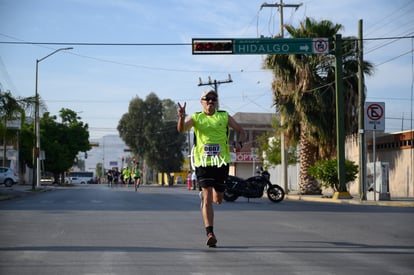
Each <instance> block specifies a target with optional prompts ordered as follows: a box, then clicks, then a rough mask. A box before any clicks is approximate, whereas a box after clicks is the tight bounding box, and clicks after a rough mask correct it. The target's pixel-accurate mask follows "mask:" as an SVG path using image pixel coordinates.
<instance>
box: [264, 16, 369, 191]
mask: <svg viewBox="0 0 414 275" xmlns="http://www.w3.org/2000/svg"><path fill="white" fill-rule="evenodd" d="M285 28H286V30H287V31H288V33H289V34H290V36H291V37H292V38H317V37H327V38H332V37H334V36H335V34H337V33H338V31H339V30H341V29H342V26H341V25H340V24H333V23H332V22H330V21H327V20H322V21H319V22H317V21H315V20H313V19H310V18H306V19H305V21H303V22H300V25H299V27H298V28H295V27H293V26H291V25H286V26H285ZM355 43H356V39H346V40H345V41H344V43H343V47H344V48H343V53H344V54H343V74H344V109H345V121H346V125H345V128H346V133H348V134H349V133H356V130H357V128H358V119H357V118H358V112H357V106H358V85H357V84H358V78H357V74H356V73H357V71H358V61H357V55H356V47H355ZM330 44H331V46H332V44H333V42H330ZM264 68H266V69H272V70H273V74H274V80H273V83H272V90H273V93H274V104H275V106H276V108H277V111H278V112H279V113H280V117H281V121H283V125H281V126H282V127H281V128H282V129H283V130H284V133H285V135H286V137H287V138H286V139H287V141H288V142H289V141H299V146H300V156H299V162H300V175H299V178H300V183H299V192H300V193H301V194H320V193H321V188H320V186H319V184H318V182H317V181H316V180H315V179H314V178H313V177H312V176H310V174H309V172H308V168H309V167H310V166H312V165H313V164H314V163H315V162H316V161H317V160H319V159H328V158H332V157H334V156H335V154H336V140H335V138H334V137H335V136H336V135H335V129H336V127H335V124H336V121H335V56H334V55H332V54H327V55H304V54H290V55H280V54H276V55H268V56H267V57H266V59H265V61H264ZM364 72H365V73H367V74H370V73H371V72H372V65H371V64H369V63H367V62H365V64H364Z"/></svg>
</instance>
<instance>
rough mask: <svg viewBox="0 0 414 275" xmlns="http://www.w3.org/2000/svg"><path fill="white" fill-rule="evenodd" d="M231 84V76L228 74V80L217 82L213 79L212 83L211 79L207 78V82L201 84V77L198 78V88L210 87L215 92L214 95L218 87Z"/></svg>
mask: <svg viewBox="0 0 414 275" xmlns="http://www.w3.org/2000/svg"><path fill="white" fill-rule="evenodd" d="M231 82H233V80H232V79H231V75H230V74H229V78H228V79H226V80H219V81H217V80H215V79H214V81H212V80H211V77H208V82H206V83H203V81H202V80H201V77H200V78H199V83H198V86H211V87H213V88H214V91H215V92H216V94H218V85H220V84H225V83H231Z"/></svg>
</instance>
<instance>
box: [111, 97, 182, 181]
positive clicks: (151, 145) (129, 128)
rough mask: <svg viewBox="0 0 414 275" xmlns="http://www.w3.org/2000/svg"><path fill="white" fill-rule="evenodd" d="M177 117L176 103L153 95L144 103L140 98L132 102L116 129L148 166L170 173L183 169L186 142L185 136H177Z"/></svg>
mask: <svg viewBox="0 0 414 275" xmlns="http://www.w3.org/2000/svg"><path fill="white" fill-rule="evenodd" d="M175 118H176V105H175V103H174V102H173V101H171V100H169V99H166V100H160V99H159V98H158V97H157V96H156V95H155V94H154V93H150V94H149V95H148V96H147V97H146V99H145V101H144V100H142V99H140V98H139V97H136V98H134V99H132V100H131V102H130V104H129V107H128V113H125V114H124V115H123V116H122V118H121V120H120V121H119V123H118V127H117V129H118V132H119V134H120V136H121V138H122V139H123V140H124V142H125V143H126V145H128V147H129V148H130V149H131V150H132V152H133V153H134V154H135V155H137V156H138V157H139V158H143V159H145V161H146V163H147V165H148V166H149V167H152V168H154V169H157V170H159V171H160V172H166V173H170V172H173V171H178V170H180V167H181V164H182V162H183V155H182V153H181V150H182V148H183V146H184V143H185V136H183V135H180V134H178V133H177V130H176V120H175Z"/></svg>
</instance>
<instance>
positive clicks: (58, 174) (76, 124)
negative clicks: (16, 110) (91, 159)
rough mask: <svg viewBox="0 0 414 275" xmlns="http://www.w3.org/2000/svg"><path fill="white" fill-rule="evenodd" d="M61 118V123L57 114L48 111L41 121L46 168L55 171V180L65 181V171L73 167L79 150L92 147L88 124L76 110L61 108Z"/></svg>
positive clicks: (86, 149)
mask: <svg viewBox="0 0 414 275" xmlns="http://www.w3.org/2000/svg"><path fill="white" fill-rule="evenodd" d="M60 118H61V119H62V122H61V123H59V122H57V121H56V120H57V117H56V116H50V114H49V113H48V112H46V113H44V115H43V117H42V119H41V121H40V137H41V147H42V149H43V150H44V151H45V155H46V157H45V160H44V164H45V170H46V171H47V172H51V173H53V177H54V181H55V182H64V178H63V173H64V172H66V171H67V170H68V169H69V168H70V167H72V165H73V162H74V160H75V158H76V155H77V154H78V152H86V151H88V150H89V149H90V145H89V131H88V125H87V124H84V123H83V122H82V121H80V117H78V116H77V114H76V112H74V111H72V110H70V109H61V110H60ZM60 178H61V181H60V180H59V179H60Z"/></svg>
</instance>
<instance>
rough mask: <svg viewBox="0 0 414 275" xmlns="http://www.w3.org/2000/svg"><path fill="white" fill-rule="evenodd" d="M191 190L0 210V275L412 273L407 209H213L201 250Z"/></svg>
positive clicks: (31, 201)
mask: <svg viewBox="0 0 414 275" xmlns="http://www.w3.org/2000/svg"><path fill="white" fill-rule="evenodd" d="M199 204H200V202H199V198H198V193H197V192H196V191H188V190H186V189H185V188H184V187H150V186H144V187H142V188H140V189H139V191H138V192H137V193H135V192H134V191H133V188H132V187H129V188H128V189H127V188H125V187H122V188H112V189H111V188H108V187H107V186H106V185H84V186H78V187H70V188H69V187H68V188H56V190H54V191H51V192H44V193H38V194H36V195H30V196H23V197H19V198H15V199H12V200H5V201H0V223H1V226H0V274H44V275H47V274H59V275H65V274H87V275H91V274H101V275H102V274H318V275H320V274H364V275H366V274H410V275H411V274H412V273H413V270H414V233H413V228H414V208H407V207H382V206H370V205H347V204H332V203H322V202H308V201H295V200H285V201H283V202H281V203H279V204H274V203H271V202H270V201H269V200H267V199H266V198H262V199H254V200H250V202H248V201H247V199H239V200H237V201H236V202H234V203H224V204H222V205H220V206H216V207H215V209H216V225H215V231H216V235H217V238H218V241H219V242H218V247H217V248H208V247H206V245H205V233H204V228H203V225H202V220H201V214H200V209H199Z"/></svg>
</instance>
